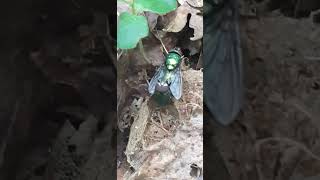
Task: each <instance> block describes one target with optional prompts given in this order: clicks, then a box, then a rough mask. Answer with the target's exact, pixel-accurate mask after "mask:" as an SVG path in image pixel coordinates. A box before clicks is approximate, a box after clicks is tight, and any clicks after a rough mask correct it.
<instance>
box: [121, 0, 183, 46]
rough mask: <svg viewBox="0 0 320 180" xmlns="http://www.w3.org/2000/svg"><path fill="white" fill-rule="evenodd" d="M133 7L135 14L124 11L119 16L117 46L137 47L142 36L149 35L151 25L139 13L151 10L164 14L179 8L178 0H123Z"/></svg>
mask: <svg viewBox="0 0 320 180" xmlns="http://www.w3.org/2000/svg"><path fill="white" fill-rule="evenodd" d="M123 2H126V3H128V4H129V5H130V6H131V7H132V12H134V13H133V14H131V13H129V12H123V13H121V14H120V17H119V24H118V29H117V37H118V38H117V47H118V48H120V49H132V48H135V47H136V46H137V44H138V42H139V41H140V39H141V38H144V37H146V36H148V32H149V27H148V22H147V18H146V17H145V16H142V15H138V14H139V13H142V12H143V11H149V12H153V13H157V14H159V15H164V14H166V13H169V12H171V11H173V10H175V9H176V8H177V1H176V0H133V2H132V3H129V2H128V1H125V0H123Z"/></svg>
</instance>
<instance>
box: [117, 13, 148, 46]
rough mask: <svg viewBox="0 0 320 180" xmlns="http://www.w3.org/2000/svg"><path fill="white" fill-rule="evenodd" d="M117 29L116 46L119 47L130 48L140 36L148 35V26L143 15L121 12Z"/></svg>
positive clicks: (135, 44)
mask: <svg viewBox="0 0 320 180" xmlns="http://www.w3.org/2000/svg"><path fill="white" fill-rule="evenodd" d="M119 18H120V19H119V26H118V29H117V36H118V39H117V46H118V47H119V48H121V49H132V48H135V47H136V46H137V43H138V42H139V40H140V39H141V38H144V37H146V36H148V33H149V28H148V22H147V19H146V18H145V17H144V16H138V15H133V14H130V13H128V12H124V13H121V15H120V17H119Z"/></svg>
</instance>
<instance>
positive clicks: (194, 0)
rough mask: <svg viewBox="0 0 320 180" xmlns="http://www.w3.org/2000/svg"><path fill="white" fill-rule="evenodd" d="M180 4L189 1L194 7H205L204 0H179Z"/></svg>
mask: <svg viewBox="0 0 320 180" xmlns="http://www.w3.org/2000/svg"><path fill="white" fill-rule="evenodd" d="M178 2H179V4H184V3H185V2H187V3H188V4H190V5H191V6H193V7H203V0H178Z"/></svg>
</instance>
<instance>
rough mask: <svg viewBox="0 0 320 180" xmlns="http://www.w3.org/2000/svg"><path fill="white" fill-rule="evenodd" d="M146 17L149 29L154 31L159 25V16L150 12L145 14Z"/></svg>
mask: <svg viewBox="0 0 320 180" xmlns="http://www.w3.org/2000/svg"><path fill="white" fill-rule="evenodd" d="M145 15H146V17H147V19H148V24H149V29H150V31H152V30H153V29H154V27H156V25H157V22H158V17H159V15H158V14H155V13H150V12H145Z"/></svg>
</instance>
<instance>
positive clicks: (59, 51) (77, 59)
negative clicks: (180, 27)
mask: <svg viewBox="0 0 320 180" xmlns="http://www.w3.org/2000/svg"><path fill="white" fill-rule="evenodd" d="M115 8H116V1H115V0H112V1H99V0H93V1H85V0H66V1H63V0H58V1H47V0H45V1H41V0H35V1H27V0H22V1H16V0H13V1H8V2H4V3H3V4H2V5H1V7H0V22H1V24H2V25H1V28H0V99H1V102H0V179H1V180H36V179H43V180H62V179H66V180H67V179H68V180H76V179H77V180H78V179H82V180H92V179H99V180H104V179H115V178H116V170H115V168H116V144H115V142H116V132H115V127H116V126H115V124H116V104H117V101H116V72H117V69H116V66H115V61H116V60H115V58H116V49H115V46H116V43H115V42H116V16H117V15H116V12H115Z"/></svg>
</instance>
